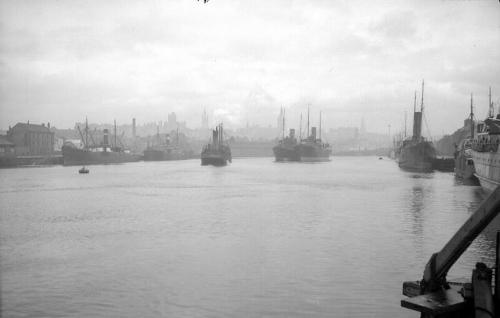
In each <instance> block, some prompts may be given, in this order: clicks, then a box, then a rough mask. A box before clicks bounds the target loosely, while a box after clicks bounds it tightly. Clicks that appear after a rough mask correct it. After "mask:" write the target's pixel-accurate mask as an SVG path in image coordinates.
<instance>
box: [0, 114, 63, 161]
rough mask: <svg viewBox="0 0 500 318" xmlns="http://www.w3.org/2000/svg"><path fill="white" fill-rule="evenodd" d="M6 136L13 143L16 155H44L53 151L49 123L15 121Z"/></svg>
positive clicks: (52, 138) (52, 135) (52, 136)
mask: <svg viewBox="0 0 500 318" xmlns="http://www.w3.org/2000/svg"><path fill="white" fill-rule="evenodd" d="M7 137H8V138H9V140H10V141H11V142H12V143H14V146H15V152H16V155H17V156H45V155H51V154H52V153H53V152H54V133H53V132H52V131H50V124H47V126H45V124H41V125H36V124H30V123H29V122H27V123H17V124H16V125H15V126H14V127H12V128H9V130H8V131H7Z"/></svg>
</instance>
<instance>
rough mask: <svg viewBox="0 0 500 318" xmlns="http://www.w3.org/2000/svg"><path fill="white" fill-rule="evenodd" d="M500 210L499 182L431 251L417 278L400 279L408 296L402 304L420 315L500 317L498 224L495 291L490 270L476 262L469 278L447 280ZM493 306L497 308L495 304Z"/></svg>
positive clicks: (499, 232)
mask: <svg viewBox="0 0 500 318" xmlns="http://www.w3.org/2000/svg"><path fill="white" fill-rule="evenodd" d="M499 214H500V186H499V187H497V188H496V189H495V190H494V191H493V192H492V193H491V194H490V195H489V196H488V197H487V198H486V199H485V200H484V201H483V202H482V203H481V205H480V206H479V207H478V208H477V209H476V211H475V212H474V213H473V214H472V215H471V216H470V217H469V219H468V220H467V221H466V222H465V223H464V224H463V225H462V227H460V229H459V230H458V231H457V232H456V233H455V235H453V237H452V238H451V239H450V240H449V241H448V243H446V244H445V245H444V247H443V248H442V249H441V251H439V252H437V253H434V254H433V255H432V256H431V258H430V259H429V261H428V263H427V265H426V266H425V269H424V275H423V278H422V280H420V281H409V282H404V283H403V294H404V295H406V296H408V297H409V298H407V299H403V300H402V301H401V306H402V307H405V308H409V309H413V310H416V311H419V312H420V313H421V317H429V318H430V317H436V318H437V317H440V318H441V317H447V318H449V317H476V318H483V317H499V316H500V279H499V265H500V264H499V263H500V260H499V259H500V255H499V254H500V228H499V229H496V230H497V231H498V232H497V246H496V266H495V292H494V294H493V292H492V287H491V286H492V285H491V280H492V270H491V269H489V268H488V267H487V266H486V265H485V264H484V263H477V264H476V269H474V270H473V274H472V282H471V283H465V284H458V283H451V282H448V281H447V280H446V275H447V273H448V271H449V270H450V268H451V267H452V266H453V264H455V262H456V261H457V260H458V259H459V258H460V256H461V255H462V254H463V253H464V252H465V250H466V249H467V248H468V247H469V246H470V244H471V243H472V242H473V241H474V239H475V238H476V237H477V236H478V235H479V234H480V233H481V232H482V231H483V230H484V229H485V228H486V227H487V226H488V224H490V223H491V222H492V221H493V220H494V219H495V217H497V216H498V215H499ZM495 307H496V308H495Z"/></svg>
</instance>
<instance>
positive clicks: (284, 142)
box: [273, 109, 300, 161]
mask: <svg viewBox="0 0 500 318" xmlns="http://www.w3.org/2000/svg"><path fill="white" fill-rule="evenodd" d="M281 112H282V115H283V117H282V120H283V124H282V129H283V137H282V138H281V139H280V140H279V142H278V144H277V145H276V146H274V147H273V153H274V158H275V160H276V161H300V154H299V149H298V147H297V145H298V143H297V138H295V129H290V133H289V135H288V136H285V110H284V109H282V110H281Z"/></svg>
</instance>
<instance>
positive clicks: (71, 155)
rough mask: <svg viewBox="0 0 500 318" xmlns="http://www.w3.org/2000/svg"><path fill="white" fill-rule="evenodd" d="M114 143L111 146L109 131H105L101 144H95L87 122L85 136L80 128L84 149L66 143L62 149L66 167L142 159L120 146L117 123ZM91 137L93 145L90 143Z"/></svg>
mask: <svg viewBox="0 0 500 318" xmlns="http://www.w3.org/2000/svg"><path fill="white" fill-rule="evenodd" d="M114 130H115V134H114V143H113V144H111V143H110V140H109V130H108V129H104V130H103V133H104V136H103V140H102V142H101V143H100V144H95V142H94V138H93V136H92V135H90V132H89V127H88V122H87V120H86V121H85V135H83V134H82V132H81V130H80V127H78V131H79V132H80V138H81V139H82V143H83V147H82V148H80V147H77V146H76V145H74V144H73V143H71V142H66V143H65V144H64V145H63V147H62V155H63V161H64V165H66V166H73V165H79V166H80V165H94V164H113V163H124V162H134V161H139V160H140V159H141V157H140V156H139V155H137V154H133V153H130V151H128V150H125V149H124V148H123V146H122V147H119V146H118V139H117V136H116V122H115V129H114ZM89 137H90V139H91V140H92V144H90V143H89Z"/></svg>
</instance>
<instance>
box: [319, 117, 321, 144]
mask: <svg viewBox="0 0 500 318" xmlns="http://www.w3.org/2000/svg"><path fill="white" fill-rule="evenodd" d="M319 140H321V111H319Z"/></svg>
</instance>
